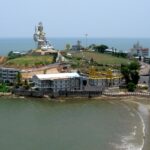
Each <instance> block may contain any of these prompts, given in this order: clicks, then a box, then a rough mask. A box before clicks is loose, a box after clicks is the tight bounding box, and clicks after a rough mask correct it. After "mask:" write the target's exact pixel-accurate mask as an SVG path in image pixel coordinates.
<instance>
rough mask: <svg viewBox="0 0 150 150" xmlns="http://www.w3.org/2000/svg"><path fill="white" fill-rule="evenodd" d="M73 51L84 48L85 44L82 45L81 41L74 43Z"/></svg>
mask: <svg viewBox="0 0 150 150" xmlns="http://www.w3.org/2000/svg"><path fill="white" fill-rule="evenodd" d="M71 49H72V50H73V51H80V50H82V49H83V46H82V45H81V41H79V40H78V41H77V44H76V45H72V48H71Z"/></svg>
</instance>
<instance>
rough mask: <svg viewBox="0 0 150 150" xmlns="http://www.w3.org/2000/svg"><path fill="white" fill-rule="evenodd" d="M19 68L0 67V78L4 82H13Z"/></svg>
mask: <svg viewBox="0 0 150 150" xmlns="http://www.w3.org/2000/svg"><path fill="white" fill-rule="evenodd" d="M18 72H20V70H19V69H15V68H4V67H1V68H0V80H1V81H2V82H5V83H14V82H15V81H16V77H17V74H18Z"/></svg>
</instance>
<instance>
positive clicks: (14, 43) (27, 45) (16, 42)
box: [0, 37, 150, 55]
mask: <svg viewBox="0 0 150 150" xmlns="http://www.w3.org/2000/svg"><path fill="white" fill-rule="evenodd" d="M48 40H49V41H50V42H51V43H52V45H53V46H54V48H55V49H58V50H62V49H64V48H65V45H66V44H71V45H74V44H76V42H77V40H80V41H81V43H82V45H83V46H85V45H86V39H85V38H83V37H82V38H49V39H48ZM137 41H139V42H140V44H141V45H142V46H143V47H146V48H150V39H148V38H147V39H146V38H145V39H144V38H143V39H139V38H130V39H127V38H87V45H90V44H93V43H94V44H99V45H100V44H106V45H108V46H109V47H110V48H112V47H114V48H117V49H118V50H121V51H128V49H130V48H131V47H132V46H133V44H135V43H136V42H137ZM34 48H36V43H35V42H34V41H33V39H32V38H1V39H0V55H7V54H8V52H9V51H11V50H14V51H27V50H30V49H34Z"/></svg>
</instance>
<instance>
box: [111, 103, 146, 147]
mask: <svg viewBox="0 0 150 150" xmlns="http://www.w3.org/2000/svg"><path fill="white" fill-rule="evenodd" d="M122 105H123V107H124V108H125V109H127V110H128V111H129V112H130V116H132V117H135V115H136V114H137V115H138V117H139V119H140V122H141V125H142V134H143V135H142V139H141V140H142V144H138V143H137V142H134V141H135V140H136V138H137V137H136V136H138V135H137V133H138V127H137V126H136V125H135V126H134V127H133V129H132V132H130V133H129V135H125V136H121V144H116V143H110V144H111V145H113V147H115V149H118V150H142V149H143V147H144V138H145V123H144V120H143V118H142V116H141V114H140V113H139V112H138V111H136V110H135V109H131V108H130V107H128V106H127V105H125V104H122ZM139 109H140V110H142V112H144V113H146V114H148V112H147V111H148V110H145V107H142V106H139Z"/></svg>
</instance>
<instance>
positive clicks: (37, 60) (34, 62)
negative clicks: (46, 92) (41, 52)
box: [4, 55, 53, 68]
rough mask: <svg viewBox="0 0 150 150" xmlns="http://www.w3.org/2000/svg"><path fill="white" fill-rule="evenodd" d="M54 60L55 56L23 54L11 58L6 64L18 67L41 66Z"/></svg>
mask: <svg viewBox="0 0 150 150" xmlns="http://www.w3.org/2000/svg"><path fill="white" fill-rule="evenodd" d="M52 62H53V56H49V55H46V56H21V57H18V58H15V59H9V60H8V61H7V62H6V63H5V65H4V66H6V67H15V68H16V67H17V68H30V67H40V66H44V65H47V64H51V63H52Z"/></svg>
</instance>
